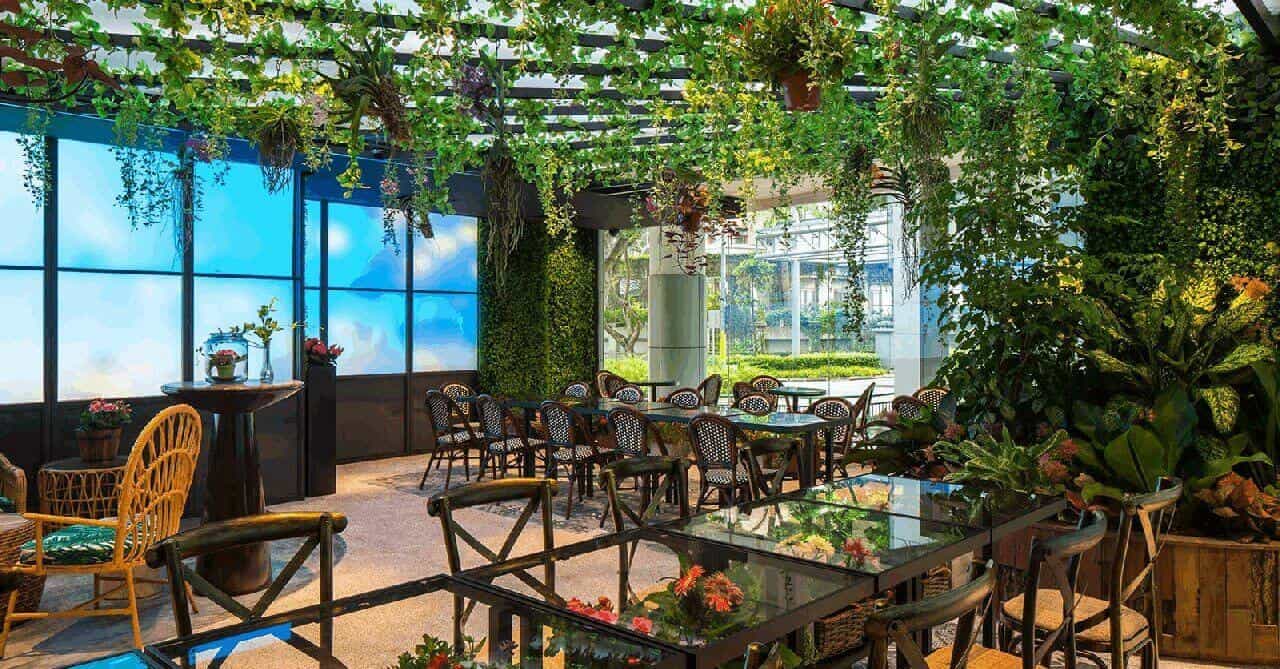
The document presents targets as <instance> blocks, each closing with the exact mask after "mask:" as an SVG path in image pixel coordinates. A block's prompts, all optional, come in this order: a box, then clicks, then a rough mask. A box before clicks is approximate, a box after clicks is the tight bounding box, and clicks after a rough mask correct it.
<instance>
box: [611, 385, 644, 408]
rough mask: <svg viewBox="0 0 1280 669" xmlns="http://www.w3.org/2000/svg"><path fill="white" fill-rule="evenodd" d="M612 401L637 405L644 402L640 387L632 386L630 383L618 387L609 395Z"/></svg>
mask: <svg viewBox="0 0 1280 669" xmlns="http://www.w3.org/2000/svg"><path fill="white" fill-rule="evenodd" d="M611 397H613V399H615V400H618V401H619V402H626V403H627V404H639V403H640V402H643V401H644V391H643V390H640V386H633V385H631V384H630V383H628V384H626V385H623V386H619V387H618V388H617V389H616V390H614V391H613V395H611Z"/></svg>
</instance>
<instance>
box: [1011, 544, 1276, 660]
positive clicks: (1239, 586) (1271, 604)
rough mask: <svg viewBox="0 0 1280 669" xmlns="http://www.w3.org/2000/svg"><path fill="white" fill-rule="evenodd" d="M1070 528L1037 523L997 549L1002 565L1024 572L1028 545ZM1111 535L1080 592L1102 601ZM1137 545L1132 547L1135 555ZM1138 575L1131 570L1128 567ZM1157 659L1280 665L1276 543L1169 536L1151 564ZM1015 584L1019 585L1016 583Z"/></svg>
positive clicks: (1088, 560)
mask: <svg viewBox="0 0 1280 669" xmlns="http://www.w3.org/2000/svg"><path fill="white" fill-rule="evenodd" d="M1070 529H1071V528H1069V527H1066V526H1063V525H1058V524H1043V525H1037V526H1036V527H1033V528H1031V529H1030V530H1029V531H1027V532H1024V533H1019V534H1017V535H1015V536H1011V537H1009V538H1008V539H1006V540H1005V541H1003V542H1001V544H1000V545H999V546H998V547H997V549H996V557H997V559H999V561H1000V562H1001V564H1005V565H1011V566H1014V567H1018V568H1020V569H1021V568H1025V567H1026V563H1027V556H1028V552H1029V549H1030V544H1031V539H1032V538H1033V537H1035V536H1052V535H1057V534H1061V533H1063V532H1065V531H1069V530H1070ZM1114 544H1115V539H1114V536H1112V537H1110V538H1109V539H1108V540H1104V541H1103V543H1102V544H1101V545H1100V546H1099V548H1098V549H1095V550H1094V551H1092V552H1090V553H1088V554H1086V556H1085V560H1084V561H1083V562H1082V564H1081V569H1080V591H1081V592H1083V593H1085V594H1088V595H1092V596H1094V597H1105V596H1106V587H1105V585H1104V584H1105V578H1104V576H1105V575H1106V574H1107V573H1109V571H1110V560H1108V559H1104V557H1103V556H1104V555H1110V554H1111V552H1112V551H1113V549H1114ZM1144 550H1145V549H1144V548H1142V546H1141V541H1140V540H1139V541H1135V542H1134V545H1133V546H1131V547H1130V551H1131V554H1137V555H1139V556H1141V555H1142V554H1143V551H1144ZM1133 572H1134V573H1136V572H1137V569H1136V568H1134V569H1133ZM1156 579H1157V581H1156V583H1157V586H1158V590H1159V593H1160V607H1161V608H1160V610H1161V613H1162V619H1161V628H1162V629H1161V630H1160V652H1161V654H1162V655H1166V656H1169V657H1178V658H1185V659H1194V660H1208V661H1214V662H1232V663H1245V664H1260V665H1264V666H1280V606H1278V600H1280V543H1271V544H1242V543H1239V542H1235V541H1224V540H1221V539H1206V538H1202V537H1189V536H1181V535H1169V537H1168V538H1167V539H1166V541H1165V546H1164V550H1163V551H1162V552H1161V553H1160V559H1159V561H1158V562H1157V563H1156ZM1014 585H1017V584H1016V583H1015V584H1014Z"/></svg>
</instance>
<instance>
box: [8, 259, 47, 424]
mask: <svg viewBox="0 0 1280 669" xmlns="http://www.w3.org/2000/svg"><path fill="white" fill-rule="evenodd" d="M43 278H44V273H43V272H41V271H39V270H0V313H2V314H4V319H5V325H4V336H0V341H3V342H4V357H5V362H4V364H3V365H0V403H10V402H39V401H41V400H42V399H43V397H44V364H43V361H44V337H43V332H44V309H43V306H42V303H43V301H44V281H43Z"/></svg>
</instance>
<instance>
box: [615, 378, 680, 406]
mask: <svg viewBox="0 0 1280 669" xmlns="http://www.w3.org/2000/svg"><path fill="white" fill-rule="evenodd" d="M627 383H630V384H631V385H633V386H640V387H641V388H643V387H645V386H648V387H649V398H650V399H652V400H653V401H654V402H657V401H658V388H661V387H662V386H674V385H676V382H675V381H653V380H649V381H628V382H627Z"/></svg>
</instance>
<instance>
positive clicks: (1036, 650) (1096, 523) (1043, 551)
mask: <svg viewBox="0 0 1280 669" xmlns="http://www.w3.org/2000/svg"><path fill="white" fill-rule="evenodd" d="M1106 534H1107V516H1106V514H1104V513H1102V512H1101V511H1093V512H1090V513H1085V514H1083V515H1081V517H1080V524H1079V526H1078V529H1076V531H1075V532H1072V533H1070V534H1064V535H1061V536H1057V537H1053V538H1052V539H1047V540H1036V541H1035V542H1033V543H1032V544H1031V559H1030V560H1029V561H1028V563H1027V564H1028V567H1027V581H1026V589H1025V590H1024V593H1025V595H1024V597H1025V603H1024V607H1025V608H1026V609H1028V610H1030V611H1031V615H1029V616H1026V617H1024V618H1023V619H1022V620H1021V621H1020V624H1019V629H1017V630H1006V629H1005V628H1004V625H999V627H1000V631H1001V633H1002V634H1001V636H1002V643H1001V647H1002V648H1003V649H1005V650H1006V651H1008V650H1009V649H1010V648H1013V647H1014V646H1015V644H1021V646H1022V649H1023V653H1022V655H1023V658H1024V659H1025V660H1026V661H1027V663H1028V664H1027V665H1026V666H1045V667H1047V666H1049V665H1050V661H1051V660H1052V659H1053V652H1054V651H1055V650H1060V651H1062V654H1063V666H1064V667H1065V669H1075V667H1076V658H1077V651H1076V630H1075V612H1076V605H1075V604H1073V602H1076V601H1077V597H1076V585H1077V583H1078V581H1079V578H1080V558H1081V556H1082V555H1083V554H1084V553H1086V552H1088V551H1090V550H1092V549H1093V548H1094V547H1095V546H1097V545H1098V544H1099V543H1101V542H1102V539H1103V537H1105V536H1106ZM1046 573H1047V574H1048V575H1049V576H1051V577H1052V583H1053V585H1055V586H1056V587H1057V590H1056V593H1057V597H1056V598H1050V599H1054V600H1056V602H1049V601H1042V600H1041V598H1040V593H1041V592H1042V591H1041V588H1040V585H1041V578H1042V576H1043V575H1045V574H1046ZM1044 592H1054V591H1053V590H1044ZM996 615H997V620H999V617H1000V616H1001V615H1002V613H1001V612H1000V611H997V612H996ZM1038 628H1043V629H1038ZM1014 632H1016V633H1017V634H1016V635H1015V634H1014ZM1028 648H1030V652H1028Z"/></svg>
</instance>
